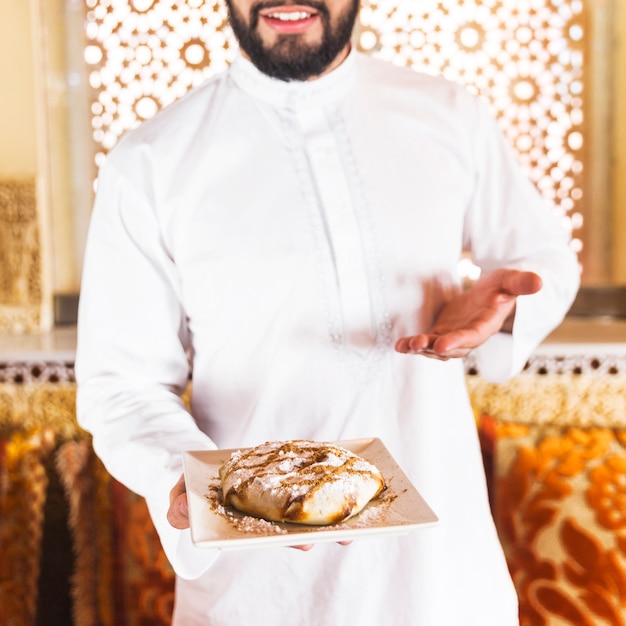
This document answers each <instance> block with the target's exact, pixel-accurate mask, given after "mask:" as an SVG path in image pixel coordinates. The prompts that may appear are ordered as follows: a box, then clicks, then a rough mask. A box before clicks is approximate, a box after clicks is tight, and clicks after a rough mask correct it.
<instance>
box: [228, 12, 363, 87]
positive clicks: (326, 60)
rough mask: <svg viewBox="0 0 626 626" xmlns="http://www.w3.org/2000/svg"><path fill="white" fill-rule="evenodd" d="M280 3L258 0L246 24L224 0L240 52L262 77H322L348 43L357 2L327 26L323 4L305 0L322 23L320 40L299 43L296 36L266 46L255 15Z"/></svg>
mask: <svg viewBox="0 0 626 626" xmlns="http://www.w3.org/2000/svg"><path fill="white" fill-rule="evenodd" d="M284 4H285V1H284V0H260V1H259V2H257V3H256V4H254V5H253V6H252V8H251V10H250V23H249V24H248V23H247V22H246V20H245V17H244V16H243V15H242V14H241V13H240V12H239V11H238V10H237V9H236V8H235V7H234V6H233V0H226V6H227V7H228V13H229V17H230V25H231V28H232V29H233V33H234V34H235V37H236V38H237V41H238V42H239V45H240V46H241V49H242V50H243V51H244V52H245V53H246V54H247V55H248V56H249V57H250V61H252V63H253V64H254V65H255V66H256V67H257V68H258V69H259V70H260V71H261V72H263V73H264V74H267V75H268V76H271V77H272V78H278V79H280V80H284V81H292V80H308V79H309V78H313V77H315V76H319V75H320V74H322V73H323V72H324V71H325V70H326V69H327V68H328V66H329V65H330V64H331V63H332V62H333V61H334V60H335V58H336V57H337V55H338V54H339V53H340V52H341V51H342V50H343V49H344V48H345V46H346V45H347V44H348V43H349V41H350V37H351V36H352V30H353V28H354V23H355V21H356V16H357V14H358V11H359V0H352V1H351V4H350V5H349V6H348V8H347V9H346V10H344V12H343V13H341V14H340V15H338V16H337V19H336V23H334V24H333V23H331V16H330V12H329V10H328V8H327V7H326V5H325V4H324V3H323V2H321V1H319V0H306V4H307V6H310V7H311V8H313V9H315V10H316V11H317V12H318V14H319V16H320V19H321V21H322V38H321V40H320V41H319V42H318V43H308V42H304V41H301V40H300V38H299V37H298V36H297V35H279V36H278V38H277V40H276V43H274V44H272V45H267V44H265V43H264V42H263V40H262V39H261V37H260V35H259V32H258V29H257V26H258V23H259V12H260V11H261V10H262V9H265V8H270V7H274V6H283V5H284Z"/></svg>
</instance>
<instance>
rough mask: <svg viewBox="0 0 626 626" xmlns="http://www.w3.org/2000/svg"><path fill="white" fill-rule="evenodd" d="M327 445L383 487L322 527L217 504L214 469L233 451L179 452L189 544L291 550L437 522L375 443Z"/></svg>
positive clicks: (360, 441)
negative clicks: (364, 464) (365, 465)
mask: <svg viewBox="0 0 626 626" xmlns="http://www.w3.org/2000/svg"><path fill="white" fill-rule="evenodd" d="M333 443H335V444H337V445H339V446H342V447H344V448H346V449H348V450H351V451H352V452H354V453H356V454H358V455H359V456H362V457H363V458H364V459H366V460H367V461H369V462H370V463H373V464H374V465H375V466H376V467H378V469H379V470H380V471H381V472H382V474H383V476H384V478H385V482H386V484H387V489H386V490H385V491H384V492H383V493H382V494H381V495H380V496H379V497H378V498H376V499H375V500H372V501H371V502H370V503H369V504H368V505H367V506H366V507H365V508H364V509H363V511H361V513H359V514H358V515H356V516H355V517H353V518H350V519H348V520H346V521H344V522H341V523H338V524H331V525H328V526H306V525H303V524H286V523H277V522H268V521H265V520H259V519H257V518H254V517H251V516H248V515H244V514H242V513H239V512H238V511H235V510H234V509H232V508H229V507H224V506H222V505H221V500H220V498H221V492H220V489H219V487H220V482H219V476H218V471H219V468H220V466H221V465H222V463H224V462H225V461H227V460H228V459H229V458H230V455H231V454H232V453H233V452H234V451H235V450H234V449H233V450H211V451H206V450H203V451H192V452H185V453H184V454H183V464H184V472H185V481H186V484H187V497H188V500H189V523H190V526H191V538H192V540H193V542H194V544H196V545H197V546H200V547H206V548H220V549H234V548H253V547H254V548H256V547H262V546H270V545H271V546H277V545H289V546H293V545H301V544H311V543H318V542H321V541H347V540H351V539H360V538H365V537H372V536H378V535H390V534H395V535H397V534H404V533H408V532H409V531H411V530H414V529H416V528H423V527H428V526H432V525H434V524H436V523H437V516H436V515H435V514H434V513H433V511H432V510H431V508H430V507H429V506H428V504H427V503H426V502H425V501H424V499H423V498H422V496H421V495H420V494H419V493H418V491H417V489H416V488H415V487H414V486H413V484H412V483H411V481H410V480H409V479H408V477H407V476H406V474H405V473H404V472H403V471H402V470H401V469H400V467H399V466H398V464H397V463H396V462H395V460H394V459H393V457H392V456H391V454H390V453H389V451H388V450H387V448H385V446H384V445H383V443H382V441H381V440H380V439H376V438H374V439H353V440H350V441H337V442H333Z"/></svg>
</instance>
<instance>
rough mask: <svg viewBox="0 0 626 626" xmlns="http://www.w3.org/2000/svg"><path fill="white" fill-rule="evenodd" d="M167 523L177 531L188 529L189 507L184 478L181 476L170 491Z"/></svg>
mask: <svg viewBox="0 0 626 626" xmlns="http://www.w3.org/2000/svg"><path fill="white" fill-rule="evenodd" d="M167 521H168V522H169V523H170V524H171V525H172V526H173V527H174V528H178V529H179V530H184V529H185V528H189V507H188V504H187V491H186V487H185V478H184V477H183V476H181V477H180V478H179V480H178V482H177V483H176V484H175V485H174V487H173V488H172V490H171V491H170V508H169V509H168V511H167Z"/></svg>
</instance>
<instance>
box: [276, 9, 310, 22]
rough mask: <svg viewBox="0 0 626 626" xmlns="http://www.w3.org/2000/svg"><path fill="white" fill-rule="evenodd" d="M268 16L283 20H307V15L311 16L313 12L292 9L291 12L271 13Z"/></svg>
mask: <svg viewBox="0 0 626 626" xmlns="http://www.w3.org/2000/svg"><path fill="white" fill-rule="evenodd" d="M268 17H271V18H272V19H275V20H281V21H283V22H297V21H298V20H305V19H306V18H307V17H311V14H310V13H306V12H305V11H290V12H289V13H270V14H269V15H268Z"/></svg>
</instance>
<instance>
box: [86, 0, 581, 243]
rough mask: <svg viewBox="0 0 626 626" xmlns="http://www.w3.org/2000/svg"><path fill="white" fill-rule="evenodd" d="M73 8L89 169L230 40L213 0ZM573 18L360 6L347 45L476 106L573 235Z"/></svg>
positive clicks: (518, 9)
mask: <svg viewBox="0 0 626 626" xmlns="http://www.w3.org/2000/svg"><path fill="white" fill-rule="evenodd" d="M84 1H85V5H86V9H87V13H86V22H85V24H86V36H87V40H88V45H87V47H86V49H85V61H86V62H87V65H88V67H89V82H90V85H91V87H92V88H93V90H94V98H93V102H92V105H91V120H92V127H93V138H94V141H95V143H96V146H97V149H96V157H95V158H96V165H99V164H100V163H101V162H102V160H103V159H104V158H105V155H106V153H107V152H108V150H110V149H111V148H112V147H113V146H114V145H115V143H116V142H117V140H118V139H119V138H120V136H121V135H122V134H123V133H124V132H126V130H128V129H129V128H132V127H134V126H136V125H137V124H139V123H141V122H142V121H143V120H145V119H148V118H150V117H152V116H153V115H154V114H155V113H156V112H157V111H158V110H159V109H160V108H161V107H163V106H165V105H167V104H169V103H170V102H172V101H174V100H176V99H177V98H179V97H180V96H182V95H183V94H184V93H185V92H186V91H187V90H188V89H189V88H190V87H192V86H193V85H196V84H198V83H199V82H201V81H203V80H204V79H205V78H206V77H208V76H210V75H211V74H213V73H215V72H217V71H220V70H222V69H224V68H226V67H227V66H228V64H229V63H230V62H231V61H232V58H233V55H234V53H235V50H236V43H235V40H234V37H233V35H232V33H231V31H230V27H229V25H228V22H227V13H226V9H225V7H224V5H223V3H222V2H221V0H204V1H203V0H185V1H182V0H131V1H130V2H125V1H121V0H84ZM585 12H586V4H585V2H584V1H583V0H464V1H463V2H459V0H363V2H362V9H361V13H360V17H359V22H358V24H357V28H356V31H355V43H356V45H357V47H358V48H359V49H360V50H362V51H364V52H366V53H369V54H372V55H374V56H377V57H380V58H384V59H387V60H390V61H392V62H393V63H396V64H398V65H404V66H408V67H411V68H413V69H415V70H418V71H421V72H428V73H437V74H443V75H444V76H446V77H447V78H449V79H451V80H455V81H458V82H461V83H463V84H465V85H467V87H468V88H469V89H470V90H471V91H473V92H474V93H477V94H478V95H480V96H481V97H482V98H484V99H485V100H486V102H487V103H488V104H489V106H490V107H491V109H492V111H493V113H494V115H495V116H496V117H497V119H498V121H499V123H500V125H501V128H502V129H503V131H504V133H505V135H506V136H507V138H508V140H509V141H510V143H511V145H512V147H513V148H514V150H515V151H516V153H517V155H518V156H519V161H520V164H521V165H522V167H523V168H524V169H525V171H526V172H527V173H528V176H529V177H530V178H531V179H532V180H533V182H534V183H535V184H536V185H537V187H538V188H539V189H540V191H541V193H542V194H543V195H544V196H545V198H546V199H547V200H548V201H549V202H550V204H551V205H552V207H553V209H554V210H555V211H556V212H557V214H559V215H560V216H562V218H563V220H565V221H567V223H568V225H569V227H570V229H571V230H572V231H573V232H575V231H576V230H577V229H578V228H580V227H581V226H582V213H581V208H580V207H581V202H582V196H583V187H584V185H583V169H584V168H583V163H584V161H583V158H582V154H583V132H582V127H583V120H584V113H585V111H584V98H583V96H584V86H585V81H584V73H583V69H584V61H585V59H584V56H585V55H584V49H585V45H586V39H585V35H586V32H585V28H584V24H585V19H586V15H585ZM574 245H575V246H578V247H579V248H580V246H581V244H580V242H579V241H578V240H575V241H574Z"/></svg>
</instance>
